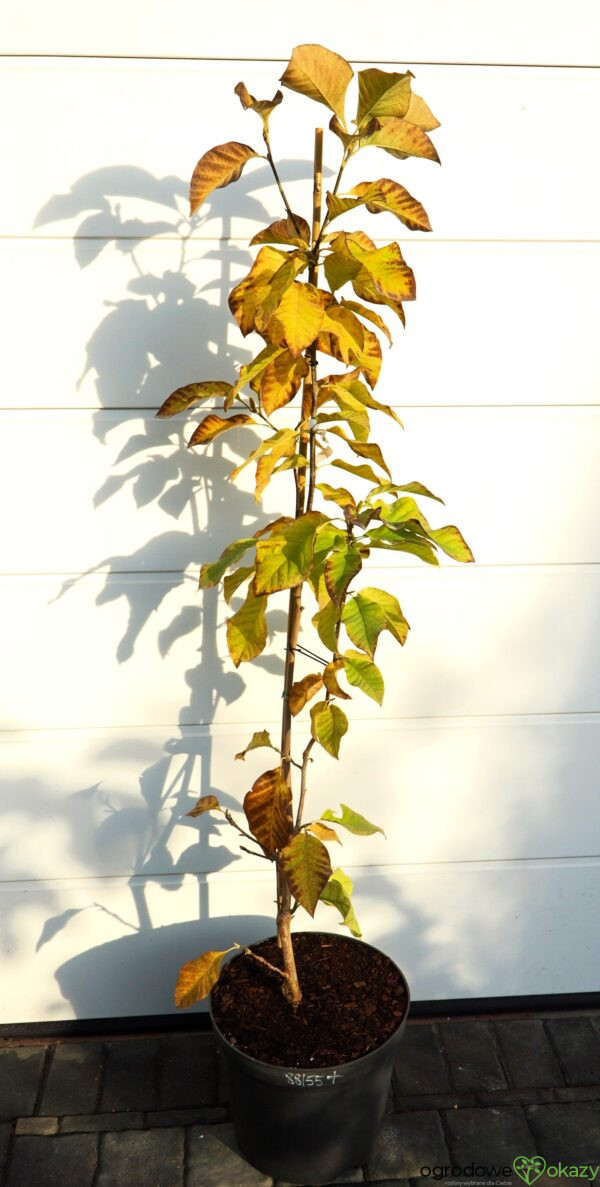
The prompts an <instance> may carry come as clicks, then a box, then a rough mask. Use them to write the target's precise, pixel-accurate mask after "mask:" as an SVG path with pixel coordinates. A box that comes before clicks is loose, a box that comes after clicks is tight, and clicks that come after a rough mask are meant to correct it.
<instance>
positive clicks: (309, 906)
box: [281, 832, 331, 915]
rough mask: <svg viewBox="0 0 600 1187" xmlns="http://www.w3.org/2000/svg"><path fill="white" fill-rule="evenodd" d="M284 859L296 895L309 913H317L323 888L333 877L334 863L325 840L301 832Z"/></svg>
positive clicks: (284, 851)
mask: <svg viewBox="0 0 600 1187" xmlns="http://www.w3.org/2000/svg"><path fill="white" fill-rule="evenodd" d="M281 861H282V865H283V871H284V873H285V876H286V878H287V880H288V883H289V886H290V890H291V892H292V894H293V896H294V898H295V899H297V901H298V902H299V903H300V905H301V906H302V907H304V909H305V911H308V913H309V915H314V913H315V908H316V906H317V903H318V901H319V897H320V895H321V891H322V890H323V887H324V886H325V885H326V884H327V882H328V881H329V879H330V877H331V862H330V860H329V854H328V852H327V850H326V848H325V846H324V845H323V843H322V841H319V840H317V838H316V837H309V836H308V835H307V834H306V833H305V832H301V833H297V834H296V836H295V837H292V840H291V841H290V843H289V845H286V847H285V849H284V850H283V853H282V854H281Z"/></svg>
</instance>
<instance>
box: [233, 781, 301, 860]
mask: <svg viewBox="0 0 600 1187" xmlns="http://www.w3.org/2000/svg"><path fill="white" fill-rule="evenodd" d="M291 802H292V793H291V791H290V788H289V786H288V784H287V783H286V780H285V779H284V778H283V775H282V774H281V771H280V769H279V767H276V768H275V770H273V771H265V772H264V774H262V775H259V777H258V779H257V780H256V781H255V782H254V783H253V784H252V789H251V790H250V791H249V792H248V794H247V795H246V796H245V798H244V812H245V813H246V817H247V820H248V824H249V825H250V831H251V833H252V834H253V836H255V837H256V840H257V841H258V843H259V845H261V846H262V848H263V849H264V851H265V853H267V854H268V855H269V857H270V856H271V855H272V854H273V853H275V852H276V850H277V849H282V848H283V846H284V845H287V842H288V840H289V838H290V834H291V831H292V821H291V819H290V815H289V807H290V804H291Z"/></svg>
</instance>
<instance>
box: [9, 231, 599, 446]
mask: <svg viewBox="0 0 600 1187" xmlns="http://www.w3.org/2000/svg"><path fill="white" fill-rule="evenodd" d="M121 248H123V250H121ZM132 248H135V250H134V251H133V252H132V250H131V249H132ZM404 250H405V255H406V259H407V260H408V261H409V263H410V265H411V267H412V268H413V269H414V272H415V276H416V278H417V300H416V301H415V302H414V303H411V304H407V306H406V316H407V326H406V329H405V330H403V329H402V327H401V325H400V323H399V322H397V319H396V318H395V316H394V315H393V314H392V313H391V311H390V316H389V319H388V320H389V324H390V327H391V330H392V333H393V336H394V347H393V349H392V351H391V352H388V350H387V346H386V345H385V343H384V355H383V368H382V373H381V378H380V380H379V384H378V393H379V392H380V393H381V397H382V398H383V399H386V400H388V401H389V402H390V403H394V404H396V405H397V406H400V407H402V406H404V407H406V406H407V405H417V406H420V405H429V404H435V405H440V404H441V405H448V404H467V405H489V404H510V405H518V404H535V405H540V404H560V405H563V404H590V403H595V402H597V399H598V375H599V372H600V358H599V347H598V335H597V332H596V331H597V326H598V324H599V322H600V297H599V294H598V285H597V275H598V269H599V268H600V246H599V245H596V246H591V245H584V244H563V243H561V244H541V243H537V244H526V243H517V244H515V243H511V244H488V243H486V244H481V243H470V244H465V243H452V244H450V243H433V242H430V241H426V240H420V241H419V242H416V241H415V242H414V243H411V244H408V245H406V247H405V249H404ZM251 261H252V253H251V252H249V251H247V250H246V249H245V248H242V247H241V246H240V247H239V248H232V249H229V250H222V248H221V247H220V246H219V245H218V244H217V243H212V244H207V243H204V242H194V241H191V242H190V244H189V245H188V247H187V249H186V252H185V257H184V260H183V263H182V261H181V253H180V246H179V244H177V243H175V242H166V241H164V240H162V241H160V242H146V243H143V244H142V245H141V246H136V245H135V244H131V243H128V244H123V243H121V244H117V245H116V246H115V245H112V244H107V245H105V244H104V241H102V240H98V241H94V240H78V241H77V242H76V243H75V244H74V245H73V244H72V243H70V242H68V241H53V242H51V243H49V242H33V241H31V240H30V241H23V240H19V241H15V242H13V241H10V242H8V241H4V242H3V243H0V263H2V266H3V269H4V271H5V272H7V273H8V274H9V275H10V278H11V307H12V309H13V310H16V311H17V314H18V315H17V316H14V317H12V319H11V322H12V324H11V333H10V335H7V337H6V341H5V344H4V355H3V359H4V374H5V383H4V385H3V388H2V392H1V393H0V407H5V408H6V407H9V408H14V407H24V408H27V407H34V408H37V407H49V408H52V407H55V408H65V407H73V408H94V407H110V408H118V407H125V408H132V407H136V406H137V407H140V406H142V407H146V408H158V407H159V406H160V404H161V403H162V401H163V400H164V398H165V397H166V396H167V395H168V394H169V392H171V391H172V390H173V389H174V388H175V387H177V386H179V385H180V384H183V383H189V382H190V381H191V380H195V379H213V378H220V379H226V380H231V379H232V378H233V376H234V375H235V374H236V371H237V368H238V367H239V366H240V365H241V364H242V363H244V362H248V360H249V359H250V358H251V357H252V355H253V354H255V353H258V350H259V349H260V346H261V344H260V341H259V340H258V339H255V338H254V336H252V337H250V338H248V339H243V338H242V336H241V334H240V333H239V331H238V328H237V326H236V325H235V322H234V321H233V318H232V317H231V315H230V313H229V309H228V307H227V296H228V294H229V292H230V290H231V288H232V287H233V285H234V284H235V283H236V282H237V281H238V280H240V279H241V277H242V275H243V274H244V273H245V272H247V271H248V269H249V267H250V264H251ZM138 270H139V271H141V272H142V276H141V277H140V275H139V271H138ZM557 286H559V287H560V291H561V293H562V294H563V299H561V303H560V308H558V307H557ZM57 292H60V301H57V299H56V293H57ZM557 319H558V320H557ZM33 343H35V349H33ZM323 365H324V366H325V367H326V368H327V370H329V369H330V368H331V360H330V359H328V358H324V359H323ZM165 431H166V430H165ZM163 439H164V438H163Z"/></svg>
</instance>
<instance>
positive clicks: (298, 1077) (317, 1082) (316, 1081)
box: [285, 1072, 343, 1088]
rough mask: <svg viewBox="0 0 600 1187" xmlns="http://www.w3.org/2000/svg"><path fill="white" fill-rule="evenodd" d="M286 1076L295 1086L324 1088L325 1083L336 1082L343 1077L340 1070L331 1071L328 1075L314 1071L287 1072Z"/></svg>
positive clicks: (288, 1081)
mask: <svg viewBox="0 0 600 1187" xmlns="http://www.w3.org/2000/svg"><path fill="white" fill-rule="evenodd" d="M285 1078H286V1081H287V1083H288V1084H293V1086H294V1088H322V1087H323V1085H324V1084H336V1083H337V1081H338V1080H341V1079H343V1077H342V1076H340V1074H339V1072H330V1073H329V1075H328V1076H318V1075H316V1074H314V1075H313V1073H312V1072H311V1073H307V1072H286V1073H285Z"/></svg>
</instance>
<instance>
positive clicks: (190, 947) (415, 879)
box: [0, 859, 600, 1023]
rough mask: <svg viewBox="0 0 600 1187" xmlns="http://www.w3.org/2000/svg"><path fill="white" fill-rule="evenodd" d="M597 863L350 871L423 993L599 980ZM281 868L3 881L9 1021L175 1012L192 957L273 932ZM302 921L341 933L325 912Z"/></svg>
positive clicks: (383, 941) (519, 989)
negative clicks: (176, 992) (183, 970)
mask: <svg viewBox="0 0 600 1187" xmlns="http://www.w3.org/2000/svg"><path fill="white" fill-rule="evenodd" d="M598 872H599V871H598V863H597V861H596V862H594V861H591V860H585V859H582V860H580V861H572V862H570V861H563V862H544V861H538V862H519V863H500V862H498V863H495V862H494V863H489V864H487V865H486V864H485V863H476V864H474V865H471V866H460V865H445V866H433V867H432V866H418V867H415V866H412V867H411V866H399V867H391V868H386V869H384V870H362V869H360V868H359V869H354V868H353V869H352V870H351V875H352V877H353V879H354V883H355V892H354V905H355V908H356V912H357V915H358V918H359V919H360V921H361V926H362V928H363V932H364V935H365V938H366V939H367V940H368V941H369V942H370V943H372V944H375V945H377V946H378V947H380V948H382V949H383V950H384V951H386V952H388V953H389V954H390V956H392V957H393V958H394V959H395V960H396V961H397V962H398V963H399V964H400V966H401V967H402V968H403V970H404V972H405V973H406V976H407V978H408V982H409V984H410V987H411V994H412V997H413V999H414V1000H415V1001H419V1000H423V999H431V998H437V999H445V998H449V999H452V998H462V997H469V996H471V995H472V996H473V997H498V996H503V995H506V996H513V995H515V994H519V993H522V994H552V993H585V992H590V991H591V990H593V989H595V988H596V986H597V984H598V973H599V971H600V969H599V955H598V945H597V943H596V937H595V927H596V922H597V917H598V910H599V908H600V901H599V899H598ZM270 873H271V872H270V871H266V872H265V873H264V874H254V875H248V874H246V875H244V874H242V875H239V874H237V873H233V872H232V873H227V872H226V873H222V874H216V875H215V876H214V877H211V878H210V879H209V880H208V882H207V883H205V882H204V881H201V882H200V883H198V880H197V879H194V878H191V877H189V878H187V879H186V880H185V881H184V883H183V884H180V883H179V882H178V880H177V879H174V878H167V879H165V880H164V881H163V882H162V883H161V882H158V881H152V880H150V879H146V880H144V879H141V878H136V879H134V880H133V883H128V882H126V881H125V880H113V879H99V880H98V879H88V880H80V881H78V882H71V881H69V880H65V881H63V882H38V883H31V882H25V883H20V884H19V883H6V884H4V886H3V887H2V889H1V890H0V907H1V911H0V918H1V919H2V933H3V951H4V963H3V975H2V983H1V986H0V1017H1V1018H2V1021H10V1022H14V1023H18V1022H39V1021H45V1020H48V1021H59V1020H63V1019H67V1018H99V1017H121V1016H127V1015H139V1014H149V1015H150V1014H168V1013H171V1012H173V1013H174V1012H175V1010H174V1006H173V998H172V995H173V988H174V984H175V978H176V975H177V970H178V968H179V966H180V965H181V964H182V963H183V962H184V961H188V960H190V959H192V958H193V957H194V956H197V955H199V954H200V952H202V951H204V950H206V949H223V948H226V947H227V946H228V945H230V944H232V943H233V942H234V941H237V942H241V943H250V942H251V941H253V940H255V939H259V938H262V937H264V936H266V935H269V934H272V933H273V886H272V877H271V876H270ZM297 925H298V927H299V928H300V927H301V928H302V929H303V930H314V929H321V930H323V929H325V930H337V924H336V922H335V919H334V916H333V912H329V911H327V910H326V909H325V908H324V907H321V908H320V910H319V912H318V913H317V917H316V918H315V919H314V920H311V919H310V918H309V917H308V916H307V915H305V914H304V913H302V921H301V922H300V919H298V923H297ZM575 953H577V960H574V954H575ZM203 1008H204V1007H202V1006H200V1007H194V1011H197V1010H202V1009H203Z"/></svg>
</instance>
